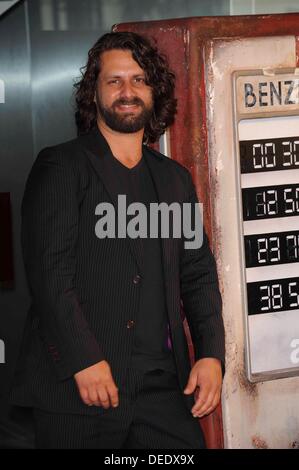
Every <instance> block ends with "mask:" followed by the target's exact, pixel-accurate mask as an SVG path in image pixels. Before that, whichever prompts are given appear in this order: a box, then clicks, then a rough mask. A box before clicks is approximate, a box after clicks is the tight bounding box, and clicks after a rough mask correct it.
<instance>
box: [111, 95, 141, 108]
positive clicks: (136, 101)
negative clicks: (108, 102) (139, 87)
mask: <svg viewBox="0 0 299 470" xmlns="http://www.w3.org/2000/svg"><path fill="white" fill-rule="evenodd" d="M119 105H139V106H142V107H144V102H143V101H142V100H141V99H140V98H138V97H137V96H135V97H134V98H131V99H130V100H128V99H126V98H119V99H118V100H115V101H114V103H113V105H112V106H113V107H115V106H119Z"/></svg>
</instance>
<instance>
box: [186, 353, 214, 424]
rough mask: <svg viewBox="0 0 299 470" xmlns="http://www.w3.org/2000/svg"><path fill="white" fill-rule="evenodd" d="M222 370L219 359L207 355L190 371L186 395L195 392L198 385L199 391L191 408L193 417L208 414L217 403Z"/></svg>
mask: <svg viewBox="0 0 299 470" xmlns="http://www.w3.org/2000/svg"><path fill="white" fill-rule="evenodd" d="M221 386H222V371H221V362H220V360H219V359H216V358H212V357H207V358H204V359H200V360H199V361H197V362H196V363H195V364H194V366H193V367H192V370H191V372H190V376H189V380H188V383H187V386H186V388H185V390H184V393H185V394H186V395H190V394H191V393H194V392H195V389H196V387H199V393H198V396H197V398H196V401H195V404H194V406H193V408H192V410H191V413H192V414H193V416H194V418H196V417H198V418H202V417H203V416H205V415H208V414H210V413H211V412H212V411H213V410H214V409H215V408H216V406H217V405H218V403H219V401H220V396H221Z"/></svg>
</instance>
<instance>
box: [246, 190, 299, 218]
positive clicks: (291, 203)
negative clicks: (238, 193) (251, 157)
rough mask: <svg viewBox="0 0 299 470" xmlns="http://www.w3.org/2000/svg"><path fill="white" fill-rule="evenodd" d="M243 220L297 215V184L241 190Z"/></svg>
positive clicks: (298, 206) (298, 195)
mask: <svg viewBox="0 0 299 470" xmlns="http://www.w3.org/2000/svg"><path fill="white" fill-rule="evenodd" d="M242 197H243V220H255V219H265V218H273V217H291V216H295V215H299V183H298V184H289V185H279V186H260V187H257V188H244V189H242Z"/></svg>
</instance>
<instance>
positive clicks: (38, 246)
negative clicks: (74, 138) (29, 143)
mask: <svg viewBox="0 0 299 470" xmlns="http://www.w3.org/2000/svg"><path fill="white" fill-rule="evenodd" d="M64 160H65V159H64V158H62V154H61V150H60V149H59V148H58V147H51V148H46V149H44V150H43V151H41V152H40V154H39V155H38V157H37V159H36V161H35V163H34V165H33V167H32V170H31V172H30V175H29V177H28V180H27V184H26V188H25V193H24V198H23V202H22V249H23V257H24V263H25V269H26V273H27V279H28V283H29V288H30V291H31V296H32V302H33V307H34V311H35V312H37V313H38V316H39V331H40V336H41V338H42V340H43V343H44V345H45V347H46V350H47V351H48V353H49V355H50V357H51V359H52V363H53V366H54V370H55V372H56V375H57V378H58V380H64V379H67V378H70V377H72V376H73V375H74V374H75V373H76V372H78V371H80V370H83V369H85V368H86V367H89V366H91V365H93V364H95V363H97V362H99V361H101V360H102V359H104V356H103V353H102V351H101V349H100V346H99V344H98V343H97V341H96V339H95V337H94V335H93V333H92V331H91V330H90V328H89V325H88V324H87V321H86V319H85V317H84V315H83V313H82V309H81V306H80V299H79V298H78V295H77V292H76V286H75V285H74V275H75V272H76V243H77V239H78V214H79V203H78V186H79V184H78V180H79V178H78V176H76V174H75V170H74V169H73V168H72V166H71V165H66V163H64ZM86 256H88V253H86Z"/></svg>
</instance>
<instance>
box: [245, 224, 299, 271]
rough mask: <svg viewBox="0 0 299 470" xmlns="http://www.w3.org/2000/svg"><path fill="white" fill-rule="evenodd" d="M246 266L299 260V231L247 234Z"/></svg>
mask: <svg viewBox="0 0 299 470" xmlns="http://www.w3.org/2000/svg"><path fill="white" fill-rule="evenodd" d="M244 240H245V259H246V268H253V267H256V266H271V265H276V264H284V263H295V262H299V231H294V232H275V233H274V232H273V233H262V234H259V235H247V236H245V237H244Z"/></svg>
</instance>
